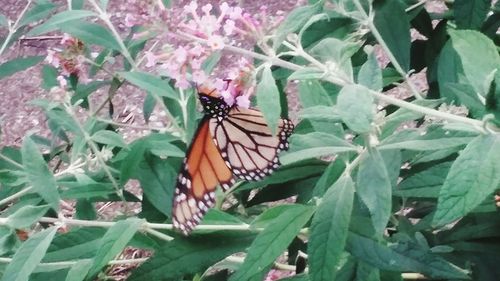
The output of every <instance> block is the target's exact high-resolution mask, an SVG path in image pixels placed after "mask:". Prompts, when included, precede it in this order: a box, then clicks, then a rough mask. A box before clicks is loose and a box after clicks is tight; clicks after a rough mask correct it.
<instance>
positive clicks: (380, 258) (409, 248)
mask: <svg viewBox="0 0 500 281" xmlns="http://www.w3.org/2000/svg"><path fill="white" fill-rule="evenodd" d="M347 249H348V251H349V253H351V254H352V255H353V256H355V257H356V258H358V259H360V260H362V261H364V262H366V263H367V264H370V265H372V266H374V267H377V268H379V269H381V270H390V271H403V272H408V271H409V272H420V273H422V274H424V275H426V276H428V277H430V278H435V279H469V277H468V276H467V274H466V271H465V270H463V269H461V268H458V267H456V266H455V265H453V264H451V263H449V262H447V261H446V260H444V259H442V258H440V257H439V256H436V255H433V254H431V253H429V252H428V251H427V250H422V249H418V248H416V246H415V245H414V244H412V243H408V242H407V244H406V245H404V244H401V245H398V244H395V245H392V246H389V247H388V246H385V245H382V244H380V243H378V242H376V241H374V240H372V239H369V238H366V237H363V236H360V235H357V234H355V233H352V232H350V233H349V237H348V239H347Z"/></svg>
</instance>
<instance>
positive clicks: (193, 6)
mask: <svg viewBox="0 0 500 281" xmlns="http://www.w3.org/2000/svg"><path fill="white" fill-rule="evenodd" d="M196 9H198V3H196V1H191V3H189V5H186V6H184V11H186V12H188V13H196Z"/></svg>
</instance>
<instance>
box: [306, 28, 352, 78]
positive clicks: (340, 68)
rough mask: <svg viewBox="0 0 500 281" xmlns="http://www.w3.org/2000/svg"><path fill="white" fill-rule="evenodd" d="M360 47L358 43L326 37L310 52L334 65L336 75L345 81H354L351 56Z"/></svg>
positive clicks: (326, 62)
mask: <svg viewBox="0 0 500 281" xmlns="http://www.w3.org/2000/svg"><path fill="white" fill-rule="evenodd" d="M360 47H361V45H360V44H359V43H354V42H349V41H348V40H340V39H337V38H334V37H328V38H325V39H323V40H321V41H320V42H318V43H316V44H315V45H314V46H313V47H312V48H311V50H310V53H311V55H313V56H314V57H315V58H316V59H318V60H319V61H321V62H324V63H325V64H327V65H329V64H332V65H334V67H335V72H336V75H340V76H342V78H343V79H344V80H346V81H354V77H353V69H352V63H351V57H352V56H353V55H354V54H355V53H356V52H358V50H359V48H360Z"/></svg>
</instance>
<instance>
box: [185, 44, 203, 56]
mask: <svg viewBox="0 0 500 281" xmlns="http://www.w3.org/2000/svg"><path fill="white" fill-rule="evenodd" d="M204 52H205V48H203V47H202V46H201V45H200V44H196V45H194V47H193V48H191V49H190V50H189V53H190V54H191V55H193V56H195V57H198V56H201V55H202V54H203V53H204Z"/></svg>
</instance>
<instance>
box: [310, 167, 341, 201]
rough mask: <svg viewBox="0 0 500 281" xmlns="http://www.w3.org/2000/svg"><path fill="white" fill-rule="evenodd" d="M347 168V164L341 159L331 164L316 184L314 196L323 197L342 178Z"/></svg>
mask: <svg viewBox="0 0 500 281" xmlns="http://www.w3.org/2000/svg"><path fill="white" fill-rule="evenodd" d="M345 166H346V165H345V162H344V161H342V160H340V159H336V160H334V161H332V162H330V165H328V167H327V168H326V170H325V171H324V173H322V175H321V177H320V178H319V179H318V181H317V182H316V185H315V186H314V190H313V195H312V196H313V197H318V198H321V197H323V195H324V194H325V192H326V191H327V190H328V188H329V187H330V186H332V185H333V184H334V183H335V182H336V181H337V180H338V179H339V178H340V176H342V174H343V173H344V170H345Z"/></svg>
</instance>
